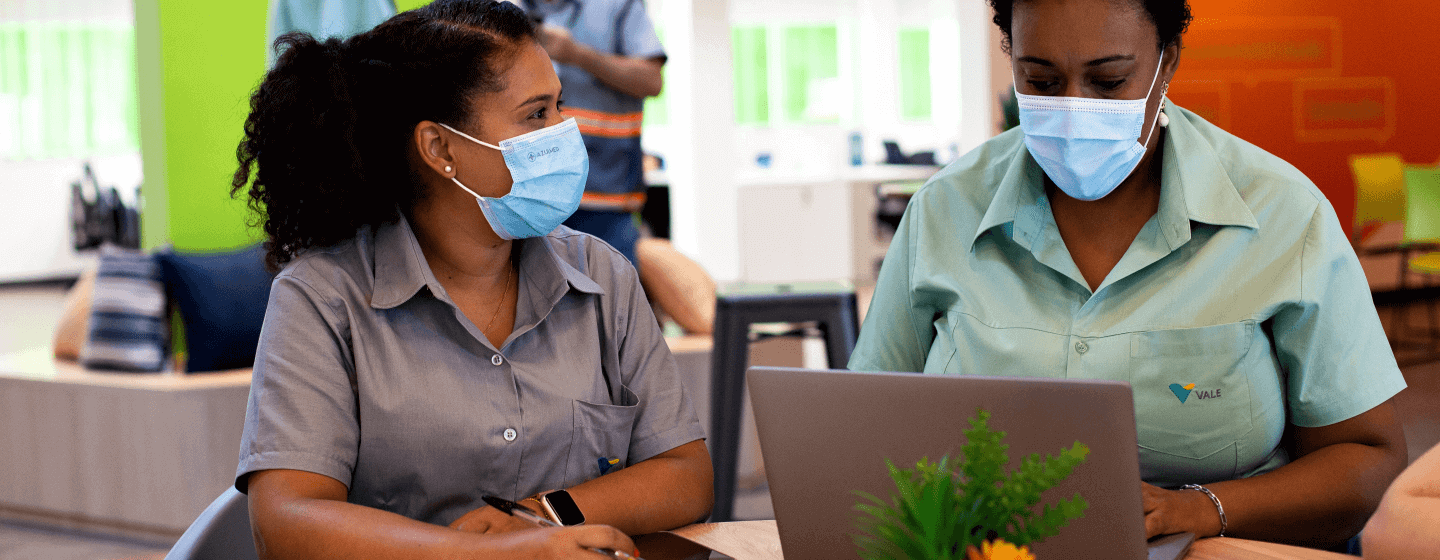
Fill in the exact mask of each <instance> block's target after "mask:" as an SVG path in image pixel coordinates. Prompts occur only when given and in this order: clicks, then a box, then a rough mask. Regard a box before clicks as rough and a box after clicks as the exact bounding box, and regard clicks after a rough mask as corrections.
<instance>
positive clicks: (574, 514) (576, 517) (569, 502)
mask: <svg viewBox="0 0 1440 560" xmlns="http://www.w3.org/2000/svg"><path fill="white" fill-rule="evenodd" d="M545 503H546V505H548V506H549V507H550V513H552V514H554V515H555V519H556V520H557V521H559V522H560V524H561V525H564V526H566V527H569V526H571V525H580V524H582V523H584V522H585V514H583V513H580V506H577V505H575V500H574V499H572V498H571V497H570V493H569V492H566V491H564V490H556V491H554V492H551V493H549V494H546V495H545Z"/></svg>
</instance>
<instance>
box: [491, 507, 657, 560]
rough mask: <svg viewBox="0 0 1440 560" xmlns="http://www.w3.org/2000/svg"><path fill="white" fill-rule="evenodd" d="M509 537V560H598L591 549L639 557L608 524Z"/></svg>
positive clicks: (627, 539)
mask: <svg viewBox="0 0 1440 560" xmlns="http://www.w3.org/2000/svg"><path fill="white" fill-rule="evenodd" d="M481 509H485V508H481ZM491 509H493V508H491ZM477 511H478V510H477ZM471 513H474V512H471ZM497 513H498V512H497ZM467 515H468V514H467ZM502 515H503V514H502ZM513 536H514V538H515V541H514V547H513V548H512V549H511V550H513V551H514V554H513V557H515V558H535V559H539V560H551V559H555V560H559V559H576V560H598V559H599V558H602V556H600V555H599V554H597V553H595V552H594V551H592V550H590V549H591V548H603V549H608V550H621V551H624V552H629V553H631V554H633V555H635V556H637V557H638V556H639V555H640V551H639V550H637V549H636V548H635V543H634V542H633V541H631V540H630V537H627V536H625V533H622V532H620V530H619V529H616V528H614V527H611V526H609V525H581V526H578V527H544V528H537V527H535V526H534V525H530V526H529V530H528V531H525V532H523V533H515V534H514V535H513Z"/></svg>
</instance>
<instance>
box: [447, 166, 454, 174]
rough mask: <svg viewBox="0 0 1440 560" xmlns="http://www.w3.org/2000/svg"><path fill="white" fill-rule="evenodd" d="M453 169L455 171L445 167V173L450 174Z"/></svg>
mask: <svg viewBox="0 0 1440 560" xmlns="http://www.w3.org/2000/svg"><path fill="white" fill-rule="evenodd" d="M452 169H453V168H451V167H450V166H448V165H447V166H445V172H446V173H449V172H450V171H451V170H452Z"/></svg>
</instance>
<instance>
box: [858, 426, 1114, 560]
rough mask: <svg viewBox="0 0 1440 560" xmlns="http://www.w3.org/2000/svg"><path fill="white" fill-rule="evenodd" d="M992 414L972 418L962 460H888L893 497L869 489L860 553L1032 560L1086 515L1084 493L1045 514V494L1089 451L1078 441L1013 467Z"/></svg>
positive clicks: (871, 558)
mask: <svg viewBox="0 0 1440 560" xmlns="http://www.w3.org/2000/svg"><path fill="white" fill-rule="evenodd" d="M989 419H990V413H989V412H987V411H985V410H983V409H981V410H979V411H977V413H976V415H975V417H974V418H971V419H970V429H968V430H966V431H965V437H966V443H965V445H964V446H963V447H961V453H962V454H963V460H954V459H952V458H951V457H949V456H948V455H947V456H945V457H941V458H940V461H939V462H931V461H930V460H929V458H928V457H927V458H922V459H920V461H919V462H918V463H916V465H915V468H914V469H902V468H899V467H896V466H895V464H894V463H892V462H891V461H890V460H888V459H887V460H886V461H885V463H886V465H887V466H888V468H889V470H890V478H891V479H893V480H894V481H895V488H896V495H895V496H893V497H892V499H891V501H890V502H889V503H886V502H885V501H883V500H881V499H879V498H877V497H875V496H873V495H870V494H866V493H864V492H857V493H856V494H857V495H859V496H860V497H861V501H860V503H859V504H857V505H856V506H855V509H857V510H859V511H860V512H861V516H860V519H859V520H858V523H857V525H858V528H859V529H860V533H859V534H857V535H855V544H856V546H857V547H858V548H859V553H860V557H861V558H865V559H866V560H882V559H899V558H910V559H922V558H923V559H931V560H948V559H955V560H982V559H983V560H1002V559H1003V560H1009V559H1031V558H1034V556H1033V555H1031V554H1030V552H1029V549H1028V546H1027V545H1029V544H1030V543H1032V542H1038V541H1041V540H1043V539H1045V538H1046V537H1050V536H1054V535H1056V534H1058V533H1059V531H1060V529H1061V528H1062V527H1064V526H1065V525H1066V524H1068V523H1069V522H1070V520H1072V519H1077V518H1079V517H1081V516H1083V515H1084V513H1085V509H1086V508H1088V507H1089V503H1088V502H1086V501H1085V498H1083V497H1081V496H1080V494H1079V493H1078V492H1077V493H1076V494H1075V495H1074V496H1073V497H1071V498H1069V499H1064V500H1060V501H1059V502H1057V503H1055V504H1053V505H1046V506H1044V508H1043V509H1041V510H1039V511H1038V512H1037V511H1036V510H1035V506H1036V505H1037V504H1039V503H1040V493H1041V492H1044V491H1045V490H1047V489H1049V488H1051V487H1053V486H1055V485H1056V484H1058V483H1060V482H1061V481H1063V480H1065V478H1066V477H1068V476H1070V472H1071V471H1072V470H1073V469H1074V468H1075V467H1076V466H1077V465H1079V464H1080V463H1082V462H1084V461H1085V456H1086V455H1088V454H1089V453H1090V448H1088V447H1086V446H1085V444H1083V443H1080V442H1078V441H1077V442H1075V444H1074V445H1072V446H1070V448H1069V449H1062V450H1061V451H1060V453H1059V454H1058V455H1055V456H1046V457H1044V458H1041V457H1040V454H1039V453H1035V454H1031V455H1030V456H1029V457H1026V458H1024V459H1023V460H1022V461H1021V462H1020V465H1019V466H1018V467H1017V468H1016V469H1015V470H1013V471H1012V472H1010V473H1008V474H1007V473H1006V472H1005V465H1006V464H1007V463H1009V461H1010V458H1009V455H1007V453H1006V452H1007V450H1008V449H1009V447H1010V446H1009V445H1007V444H1005V443H1004V439H1005V432H997V431H995V430H992V429H990V426H989Z"/></svg>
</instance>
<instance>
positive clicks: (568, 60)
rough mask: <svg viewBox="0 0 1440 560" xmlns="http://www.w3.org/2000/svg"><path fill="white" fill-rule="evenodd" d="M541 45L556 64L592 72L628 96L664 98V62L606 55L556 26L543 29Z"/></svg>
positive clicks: (541, 29) (656, 58) (658, 58)
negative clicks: (662, 70) (657, 96)
mask: <svg viewBox="0 0 1440 560" xmlns="http://www.w3.org/2000/svg"><path fill="white" fill-rule="evenodd" d="M540 44H541V45H544V47H545V51H546V52H548V53H550V58H551V59H552V60H554V61H555V62H558V63H560V64H567V65H570V66H575V67H578V68H580V69H581V70H584V71H586V72H589V73H590V74H591V75H593V76H595V78H597V79H599V80H600V83H603V84H605V85H607V86H610V87H611V88H613V89H615V90H616V91H619V92H620V93H623V94H625V95H629V96H631V97H635V98H638V99H644V98H646V97H654V96H656V95H660V91H661V90H662V89H664V86H665V80H664V78H663V77H662V75H661V73H660V69H661V68H663V67H664V66H665V60H664V59H663V58H660V57H654V58H635V57H629V56H621V55H615V54H607V53H602V52H600V51H597V50H595V49H592V48H590V47H589V46H588V45H585V44H583V43H580V42H578V41H575V40H574V39H572V38H571V37H570V32H569V31H567V30H565V28H563V27H558V26H554V25H546V26H544V27H541V28H540Z"/></svg>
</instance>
